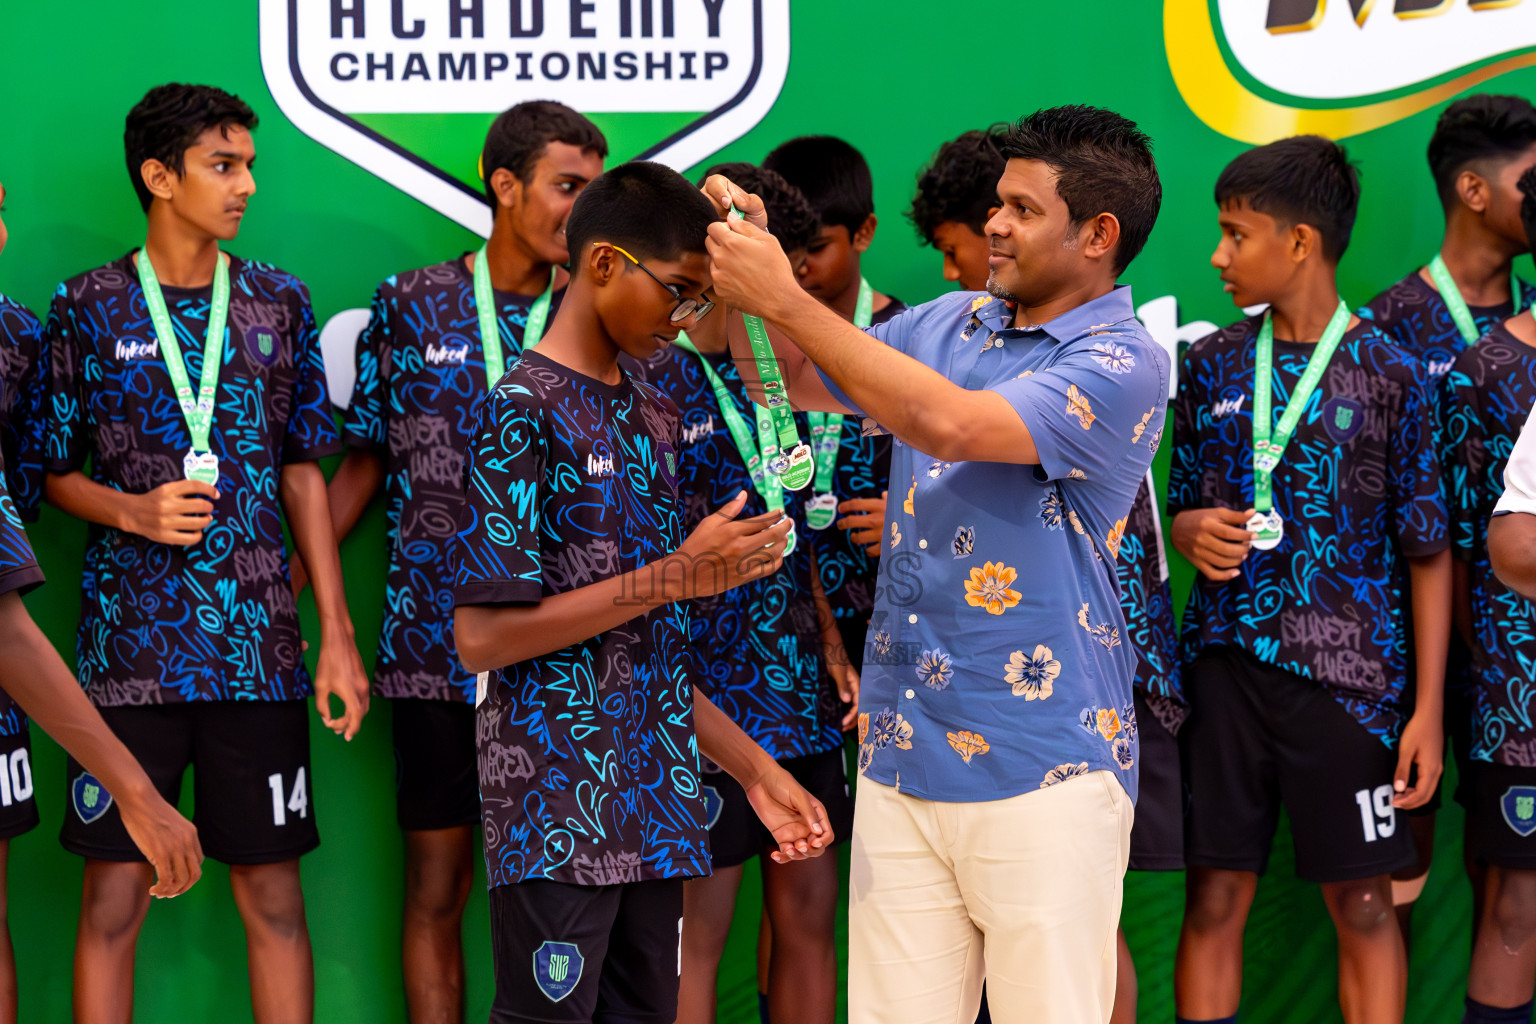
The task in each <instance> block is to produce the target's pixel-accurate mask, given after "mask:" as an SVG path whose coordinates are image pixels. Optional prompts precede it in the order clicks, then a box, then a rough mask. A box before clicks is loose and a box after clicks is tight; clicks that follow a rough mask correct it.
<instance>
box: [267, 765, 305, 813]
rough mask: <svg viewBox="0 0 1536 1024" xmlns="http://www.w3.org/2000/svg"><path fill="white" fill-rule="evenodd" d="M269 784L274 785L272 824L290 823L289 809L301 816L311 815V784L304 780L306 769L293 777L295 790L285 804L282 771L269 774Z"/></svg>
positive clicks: (301, 769) (300, 770)
mask: <svg viewBox="0 0 1536 1024" xmlns="http://www.w3.org/2000/svg"><path fill="white" fill-rule="evenodd" d="M267 785H268V786H270V787H272V824H274V825H276V826H278V827H279V828H281V827H282V826H283V825H286V824H288V813H287V812H288V811H292V812H293V813H294V814H297V815H298V816H299V817H301V818H307V817H309V786H308V784H307V783H306V782H305V781H304V769H303V768H300V769H299V773H298V774H297V775H295V776H294V778H293V790H292V792H290V793H289V794H288V802H287V806H286V807H285V806H284V804H283V776H282V773H281V772H273V773H272V774H271V775H268V776H267Z"/></svg>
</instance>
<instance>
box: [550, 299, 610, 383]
mask: <svg viewBox="0 0 1536 1024" xmlns="http://www.w3.org/2000/svg"><path fill="white" fill-rule="evenodd" d="M537 351H538V353H539V355H541V356H544V357H545V358H547V359H553V360H554V361H555V362H557V363H559V364H560V365H561V366H564V367H566V368H567V369H569V370H574V371H575V372H577V373H579V374H581V375H582V376H584V377H591V378H592V379H593V380H600V381H602V382H603V383H604V384H618V383H619V382H620V381H622V380H623V379H624V373H623V371H622V370H620V369H619V346H618V345H616V344H615V343H614V341H613V339H612V338H610V337H609V336H608V332H607V331H606V330H604V328H603V322H602V320H601V319H600V318H599V317H598V315H597V311H596V310H595V309H594V308H593V305H592V301H591V299H590V298H588V297H587V296H586V294H585V289H584V288H583V287H582V285H581V282H580V281H578V280H576V279H572V281H571V287H570V291H569V292H568V293H567V294H566V297H565V301H564V302H563V303H561V305H560V315H559V316H558V317H556V318H555V320H554V322H553V323H552V324H550V327H549V330H548V331H547V332H546V333H545V335H544V340H542V341H540V342H539V347H538V350H537Z"/></svg>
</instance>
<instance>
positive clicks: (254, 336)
mask: <svg viewBox="0 0 1536 1024" xmlns="http://www.w3.org/2000/svg"><path fill="white" fill-rule="evenodd" d="M245 350H246V351H247V352H249V353H250V354H251V358H252V359H254V360H256V361H257V362H258V363H260V364H261V365H262V366H271V365H272V364H273V363H275V362H277V332H276V331H274V330H273V329H272V328H270V327H265V326H262V325H260V324H258V325H257V326H255V327H252V328H251V329H250V330H248V331H246V332H245Z"/></svg>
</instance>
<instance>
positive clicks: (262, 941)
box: [229, 858, 315, 1024]
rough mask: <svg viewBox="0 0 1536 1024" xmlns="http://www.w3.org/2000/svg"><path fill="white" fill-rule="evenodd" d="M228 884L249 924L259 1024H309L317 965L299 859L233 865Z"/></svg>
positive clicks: (250, 961) (249, 955)
mask: <svg viewBox="0 0 1536 1024" xmlns="http://www.w3.org/2000/svg"><path fill="white" fill-rule="evenodd" d="M229 887H230V890H231V891H232V892H233V893H234V896H235V907H236V909H238V910H239V911H240V920H241V921H242V922H244V924H245V948H246V958H247V961H248V964H249V970H250V977H251V1009H252V1011H253V1014H254V1017H255V1020H256V1024H309V1022H310V1021H311V1020H313V1019H314V1010H315V965H314V956H313V954H312V953H311V951H310V947H309V924H308V922H307V921H306V920H305V919H304V890H303V888H302V886H301V885H300V884H299V862H298V859H297V858H295V859H294V860H287V861H282V862H281V863H277V864H233V865H231V866H230V869H229Z"/></svg>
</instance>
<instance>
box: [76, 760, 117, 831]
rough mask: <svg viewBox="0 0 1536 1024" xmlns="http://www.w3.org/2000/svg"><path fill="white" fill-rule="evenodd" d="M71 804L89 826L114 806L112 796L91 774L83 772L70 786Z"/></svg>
mask: <svg viewBox="0 0 1536 1024" xmlns="http://www.w3.org/2000/svg"><path fill="white" fill-rule="evenodd" d="M69 802H70V803H71V804H73V805H74V807H75V813H76V814H78V815H79V816H80V820H81V821H83V822H84V823H85V824H87V825H89V824H91V823H92V822H93V821H95V820H96V819H97V818H100V817H101V816H102V815H103V814H106V813H107V810H108V809H109V808H110V807H111V806H112V794H111V793H108V792H107V790H106V787H104V786H102V784H101V783H100V782H97V781H96V777H95V776H94V775H92V774H91V773H90V772H81V773H80V774H79V775H76V776H75V781H74V782H71V783H70V784H69Z"/></svg>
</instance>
